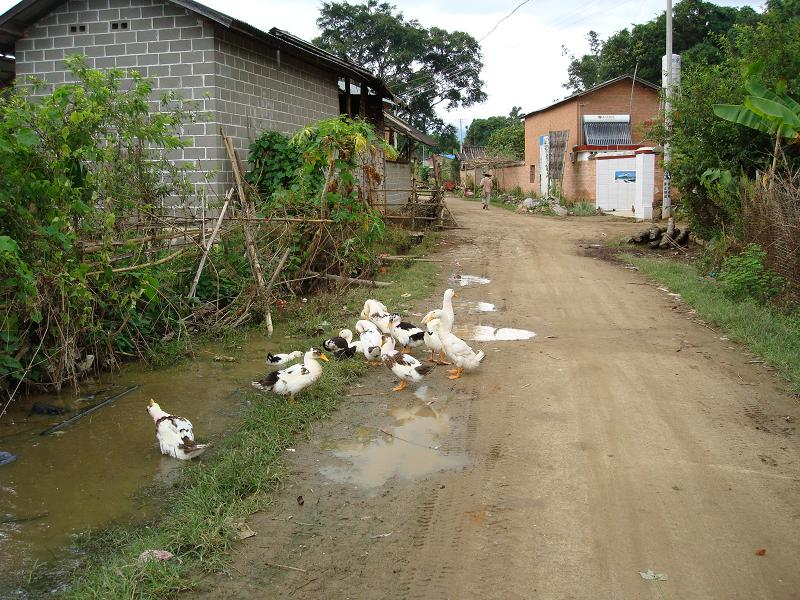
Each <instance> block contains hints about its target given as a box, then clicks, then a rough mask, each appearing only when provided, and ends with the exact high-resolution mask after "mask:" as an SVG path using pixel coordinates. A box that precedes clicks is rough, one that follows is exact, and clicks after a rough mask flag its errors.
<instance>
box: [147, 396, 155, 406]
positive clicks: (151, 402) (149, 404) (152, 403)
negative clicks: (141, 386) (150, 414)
mask: <svg viewBox="0 0 800 600" xmlns="http://www.w3.org/2000/svg"><path fill="white" fill-rule="evenodd" d="M155 403H156V401H155V400H153V399H152V398H150V402H148V403H147V406H148V407H149V406H153V405H154V404H155Z"/></svg>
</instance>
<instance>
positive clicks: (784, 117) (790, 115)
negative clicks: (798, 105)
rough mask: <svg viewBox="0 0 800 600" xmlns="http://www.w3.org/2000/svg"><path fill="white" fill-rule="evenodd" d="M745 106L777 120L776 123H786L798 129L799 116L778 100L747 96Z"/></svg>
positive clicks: (799, 125) (799, 124)
mask: <svg viewBox="0 0 800 600" xmlns="http://www.w3.org/2000/svg"><path fill="white" fill-rule="evenodd" d="M745 106H746V107H747V108H749V109H750V110H752V111H753V112H755V113H756V114H761V115H764V116H766V117H767V118H769V119H773V120H777V121H778V122H779V123H778V124H786V125H788V126H789V127H792V128H794V129H800V117H798V116H797V115H796V114H795V113H794V112H792V111H791V110H790V109H789V108H788V107H787V106H784V105H783V104H781V103H780V102H776V101H774V100H769V99H767V98H759V97H757V96H748V97H747V99H746V100H745Z"/></svg>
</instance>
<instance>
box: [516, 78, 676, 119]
mask: <svg viewBox="0 0 800 600" xmlns="http://www.w3.org/2000/svg"><path fill="white" fill-rule="evenodd" d="M625 79H627V80H634V81H635V82H636V83H638V84H640V85H643V86H645V87H647V88H650V89H653V90H655V91H658V90H660V89H661V87H660V86H658V85H656V84H655V83H651V82H649V81H645V80H644V79H641V78H639V77H635V78H634V77H633V76H631V75H620V76H619V77H615V78H614V79H609V80H608V81H604V82H603V83H598V84H597V85H596V86H594V87H591V88H589V89H588V90H584V91H582V92H576V93H575V94H572V95H571V96H567V97H566V98H564V99H562V100H559V101H558V102H554V103H553V104H551V105H549V106H545V107H544V108H539V109H537V110H534V111H531V112H529V113H527V114H526V115H525V117H523V118H528V117H532V116H533V115H537V114H539V113H543V112H545V111H548V110H550V109H553V108H555V107H557V106H561V105H562V104H566V103H567V102H570V101H572V100H575V99H576V98H581V97H583V96H587V95H589V94H591V93H594V92H596V91H598V90H600V89H602V88H604V87H608V86H609V85H613V84H615V83H618V82H620V81H624V80H625Z"/></svg>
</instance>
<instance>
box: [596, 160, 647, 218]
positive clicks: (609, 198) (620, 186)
mask: <svg viewBox="0 0 800 600" xmlns="http://www.w3.org/2000/svg"><path fill="white" fill-rule="evenodd" d="M596 167H597V196H596V197H597V206H598V207H599V208H602V209H603V210H605V211H626V212H631V207H632V206H633V205H634V204H635V203H636V176H637V172H636V159H635V158H634V157H632V156H631V157H630V158H628V157H626V158H606V157H599V156H598V157H597V164H596Z"/></svg>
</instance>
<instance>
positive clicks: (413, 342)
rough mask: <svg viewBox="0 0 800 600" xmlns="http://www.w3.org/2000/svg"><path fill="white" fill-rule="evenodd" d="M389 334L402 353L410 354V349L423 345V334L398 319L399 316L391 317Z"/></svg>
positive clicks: (418, 329) (411, 324)
mask: <svg viewBox="0 0 800 600" xmlns="http://www.w3.org/2000/svg"><path fill="white" fill-rule="evenodd" d="M389 333H390V334H391V336H392V337H393V338H394V339H396V340H397V343H399V344H400V345H401V346H402V347H403V352H411V348H416V347H417V346H422V345H423V344H424V343H425V332H424V331H423V330H422V329H420V328H419V327H417V326H416V325H414V324H413V323H408V322H406V321H403V320H402V319H401V318H400V315H397V314H394V315H391V320H390V321H389Z"/></svg>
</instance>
